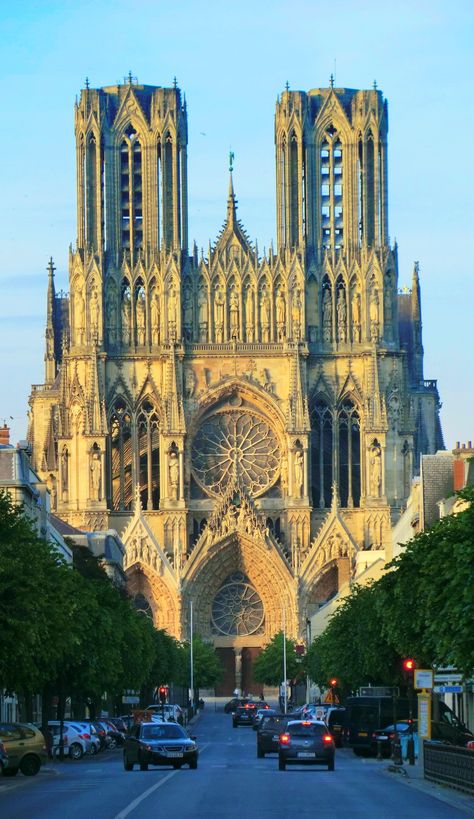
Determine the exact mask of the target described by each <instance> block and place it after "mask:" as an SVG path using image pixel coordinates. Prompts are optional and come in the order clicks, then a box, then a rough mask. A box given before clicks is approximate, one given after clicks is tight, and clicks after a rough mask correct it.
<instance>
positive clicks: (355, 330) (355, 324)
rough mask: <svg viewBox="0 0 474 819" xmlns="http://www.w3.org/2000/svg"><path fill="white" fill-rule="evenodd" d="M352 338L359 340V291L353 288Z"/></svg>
mask: <svg viewBox="0 0 474 819" xmlns="http://www.w3.org/2000/svg"><path fill="white" fill-rule="evenodd" d="M352 340H353V341H360V293H359V291H358V290H354V294H353V296H352Z"/></svg>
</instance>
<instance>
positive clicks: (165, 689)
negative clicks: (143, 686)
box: [158, 685, 168, 703]
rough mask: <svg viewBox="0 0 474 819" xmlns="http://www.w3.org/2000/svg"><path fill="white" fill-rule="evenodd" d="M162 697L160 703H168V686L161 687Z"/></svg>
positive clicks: (160, 693)
mask: <svg viewBox="0 0 474 819" xmlns="http://www.w3.org/2000/svg"><path fill="white" fill-rule="evenodd" d="M158 693H159V695H160V702H163V703H164V702H166V697H167V696H168V688H167V686H166V685H160V688H159V691H158Z"/></svg>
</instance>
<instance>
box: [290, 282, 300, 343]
mask: <svg viewBox="0 0 474 819" xmlns="http://www.w3.org/2000/svg"><path fill="white" fill-rule="evenodd" d="M291 321H292V324H293V338H294V339H295V341H299V340H300V338H301V299H300V291H299V290H297V291H296V293H295V294H294V296H293V305H292V309H291Z"/></svg>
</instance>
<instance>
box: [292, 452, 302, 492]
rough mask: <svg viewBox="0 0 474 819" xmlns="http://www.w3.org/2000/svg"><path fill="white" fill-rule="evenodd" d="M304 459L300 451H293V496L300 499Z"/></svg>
mask: <svg viewBox="0 0 474 819" xmlns="http://www.w3.org/2000/svg"><path fill="white" fill-rule="evenodd" d="M303 480H304V458H303V453H302V452H301V449H297V450H296V451H295V455H294V460H293V482H294V486H293V495H294V496H295V497H296V498H301V497H302V495H303Z"/></svg>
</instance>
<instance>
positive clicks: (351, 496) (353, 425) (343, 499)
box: [311, 400, 361, 509]
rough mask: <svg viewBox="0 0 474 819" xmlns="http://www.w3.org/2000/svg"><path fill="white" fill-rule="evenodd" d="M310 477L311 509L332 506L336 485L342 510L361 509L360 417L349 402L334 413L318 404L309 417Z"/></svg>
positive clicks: (323, 405) (324, 404)
mask: <svg viewBox="0 0 474 819" xmlns="http://www.w3.org/2000/svg"><path fill="white" fill-rule="evenodd" d="M311 426H312V448H311V474H312V495H313V505H314V506H315V507H317V508H320V509H325V508H328V507H329V506H330V505H331V499H332V486H333V483H334V481H336V482H337V486H338V491H339V499H340V503H341V506H343V507H349V508H350V507H353V506H359V505H360V494H361V479H360V416H359V413H358V410H357V408H356V406H355V405H354V404H353V403H352V402H351V401H344V402H343V403H342V404H341V405H340V406H339V407H338V409H337V410H336V411H333V410H332V409H331V408H330V407H329V405H328V404H327V403H326V402H325V401H323V400H319V401H317V402H316V403H315V405H314V407H313V410H312V413H311Z"/></svg>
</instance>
